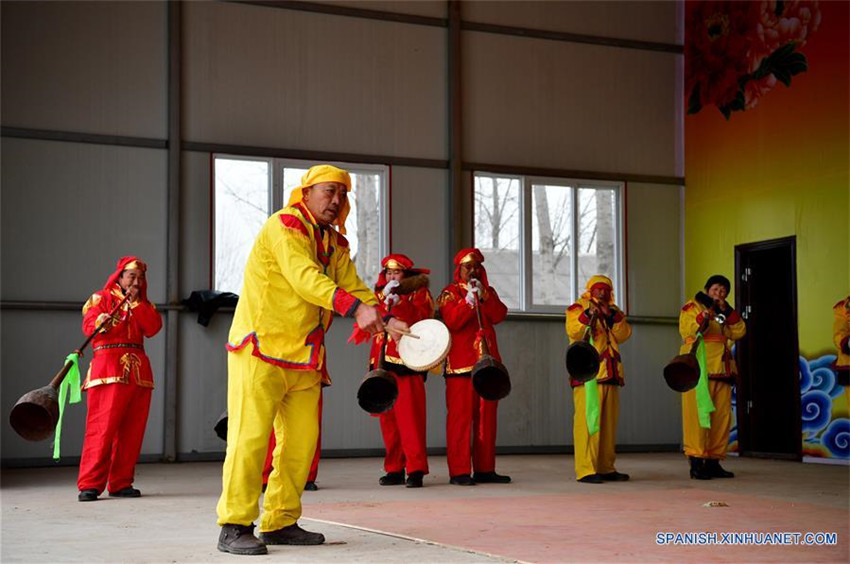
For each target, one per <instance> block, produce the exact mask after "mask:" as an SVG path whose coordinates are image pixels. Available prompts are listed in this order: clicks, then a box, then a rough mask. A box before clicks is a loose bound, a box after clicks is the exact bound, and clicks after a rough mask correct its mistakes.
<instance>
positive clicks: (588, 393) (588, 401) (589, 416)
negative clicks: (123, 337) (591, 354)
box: [584, 336, 599, 436]
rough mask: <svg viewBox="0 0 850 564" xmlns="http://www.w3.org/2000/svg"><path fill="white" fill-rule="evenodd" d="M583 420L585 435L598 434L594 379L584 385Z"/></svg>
mask: <svg viewBox="0 0 850 564" xmlns="http://www.w3.org/2000/svg"><path fill="white" fill-rule="evenodd" d="M590 345H591V346H594V345H593V337H592V336H591V337H590ZM584 418H585V421H587V434H588V435H589V436H590V435H594V434H595V433H598V432H599V384H597V382H596V378H595V377H594V378H592V379H591V380H588V381H587V382H585V383H584Z"/></svg>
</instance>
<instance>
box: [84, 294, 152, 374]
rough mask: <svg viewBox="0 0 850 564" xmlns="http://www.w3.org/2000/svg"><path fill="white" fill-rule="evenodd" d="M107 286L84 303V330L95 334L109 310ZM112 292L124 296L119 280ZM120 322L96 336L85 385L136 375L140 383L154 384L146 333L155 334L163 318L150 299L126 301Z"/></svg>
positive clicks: (116, 317) (150, 335) (116, 295)
mask: <svg viewBox="0 0 850 564" xmlns="http://www.w3.org/2000/svg"><path fill="white" fill-rule="evenodd" d="M106 296H107V293H106V291H105V290H101V291H99V292H95V293H94V294H92V296H91V297H90V298H89V299H88V301H87V302H86V303H85V305H84V306H83V333H85V334H86V335H91V334H92V333H94V330H95V328H96V327H97V326H98V325H99V323H100V321H102V320H103V317H101V316H104V317H105V316H106V315H107V314H108V313H109V309H108V307H107V302H108V300H107V299H105V297H106ZM112 296H114V297H116V298H118V300H121V299H123V297H124V295H123V293H122V292H121V289H120V287H119V286H118V285H117V284H116V285H115V287H114V288H113V289H112ZM113 319H115V320H116V322H115V323H114V324H113V325H111V326H109V325H107V327H109V328H108V329H107V331H106V332H105V333H100V334H98V335H97V336H95V338H94V339H92V350H93V351H94V357H93V358H92V361H91V364H90V365H89V371H88V374H87V375H86V380H85V382H84V383H83V389H84V390H86V389H88V388H91V387H93V386H99V385H102V384H114V383H121V384H127V383H128V382H129V378H130V376H132V377H133V378H134V380H135V382H136V384H137V385H139V386H142V387H145V388H153V373H152V372H151V364H150V361H149V360H148V355H146V354H145V347H144V343H143V342H142V341H143V339H144V338H145V337H153V336H154V335H156V334H157V333H158V332H159V330H160V329H161V328H162V318H161V317H160V315H159V313H158V312H157V311H156V307H154V305H153V304H152V303H150V302H149V301H147V300H140V301H138V302H134V303H132V304H124V306H122V308H121V309H120V310H119V311H118V313H116V314H115V316H114V318H113Z"/></svg>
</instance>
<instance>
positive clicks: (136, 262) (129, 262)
mask: <svg viewBox="0 0 850 564" xmlns="http://www.w3.org/2000/svg"><path fill="white" fill-rule="evenodd" d="M133 268H135V269H138V270H141V271H142V272H146V271H147V269H148V265H147V264H145V263H144V262H143V261H142V260H141V259H139V258H137V257H121V260H119V261H118V264H117V265H116V266H115V272H113V273H112V274H110V275H109V278H107V280H106V284H104V286H103V290H104V292H105V293H106V296H105V297H106V300H107V304H106V307H107V308H112V307H114V306H115V304H117V303H118V301H119V298H116V297H115V296H113V295H112V290H113V288H114V287H115V285H116V284H118V279H119V278H120V277H121V273H122V272H124V271H125V270H130V269H133ZM147 299H148V281H147V279H146V278H142V279H141V280H139V301H143V302H145V301H147Z"/></svg>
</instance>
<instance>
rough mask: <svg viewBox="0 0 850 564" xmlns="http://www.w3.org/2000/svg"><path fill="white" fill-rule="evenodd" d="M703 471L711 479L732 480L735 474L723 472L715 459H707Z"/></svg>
mask: <svg viewBox="0 0 850 564" xmlns="http://www.w3.org/2000/svg"><path fill="white" fill-rule="evenodd" d="M705 470H706V472H707V473H708V475H709V476H711V477H712V478H734V477H735V473H734V472H729V471H728V470H724V469H723V467H722V466H721V465H720V461H719V460H717V459H716V458H709V459H707V460H706V461H705Z"/></svg>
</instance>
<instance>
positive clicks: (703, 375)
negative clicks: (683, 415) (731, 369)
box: [696, 333, 715, 429]
mask: <svg viewBox="0 0 850 564" xmlns="http://www.w3.org/2000/svg"><path fill="white" fill-rule="evenodd" d="M697 341H698V342H699V344H698V345H697V363H698V364H699V380H698V381H697V390H696V394H697V413H698V414H699V426H700V427H702V428H703V429H710V428H711V413H712V412H713V411H714V409H715V408H714V402H712V401H711V393H710V392H709V391H708V370H707V369H706V367H705V341H704V340H703V338H702V333H697Z"/></svg>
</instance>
